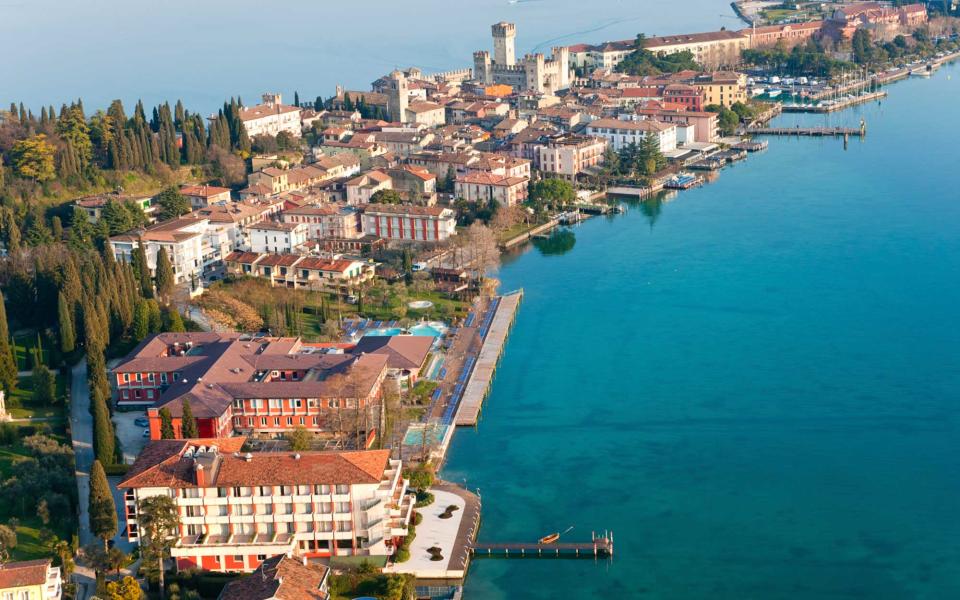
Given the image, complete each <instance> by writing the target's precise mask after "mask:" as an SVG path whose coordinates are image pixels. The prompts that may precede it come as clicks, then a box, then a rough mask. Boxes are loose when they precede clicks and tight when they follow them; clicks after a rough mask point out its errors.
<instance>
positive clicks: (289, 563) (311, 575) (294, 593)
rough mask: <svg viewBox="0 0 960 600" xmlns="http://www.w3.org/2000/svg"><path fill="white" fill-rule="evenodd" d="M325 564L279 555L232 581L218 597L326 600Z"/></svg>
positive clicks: (223, 598) (240, 599) (234, 599)
mask: <svg viewBox="0 0 960 600" xmlns="http://www.w3.org/2000/svg"><path fill="white" fill-rule="evenodd" d="M328 573H329V569H328V568H327V567H325V566H324V565H318V564H307V562H306V559H300V558H296V557H292V556H286V555H283V554H280V555H278V556H274V557H272V558H268V559H267V560H265V561H263V562H262V563H260V566H259V567H257V570H256V571H254V572H253V573H251V574H250V575H247V576H246V577H243V578H241V579H236V580H234V581H231V582H230V583H228V584H227V585H226V587H224V588H223V592H221V593H220V597H219V600H326V598H327V596H328V595H327V592H326V591H325V589H326V579H327V575H328Z"/></svg>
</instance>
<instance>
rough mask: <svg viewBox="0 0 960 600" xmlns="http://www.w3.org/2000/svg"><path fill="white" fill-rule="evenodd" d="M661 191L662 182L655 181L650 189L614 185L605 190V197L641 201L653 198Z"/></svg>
mask: <svg viewBox="0 0 960 600" xmlns="http://www.w3.org/2000/svg"><path fill="white" fill-rule="evenodd" d="M662 190H663V182H662V181H657V182H656V183H654V184H653V185H651V186H650V187H642V186H631V185H614V186H611V187H609V188H607V195H612V196H625V197H628V198H634V199H637V200H643V199H644V198H649V197H650V196H653V195H654V194H656V193H657V192H660V191H662Z"/></svg>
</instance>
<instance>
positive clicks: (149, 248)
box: [110, 215, 213, 283]
mask: <svg viewBox="0 0 960 600" xmlns="http://www.w3.org/2000/svg"><path fill="white" fill-rule="evenodd" d="M209 223H210V222H209V221H208V220H207V219H202V218H195V217H193V216H190V215H185V216H182V217H180V218H177V219H170V220H168V221H164V222H162V223H157V224H156V225H151V226H150V227H147V228H146V229H139V230H134V231H130V232H127V233H123V234H120V235H115V236H113V237H111V238H110V249H111V250H112V251H113V256H114V258H115V259H116V260H118V261H122V262H127V263H129V262H132V261H133V250H134V248H137V247H139V246H141V245H142V246H143V250H144V253H145V254H146V257H147V266H148V267H149V268H150V272H151V273H154V272H155V269H156V268H157V254H158V253H159V252H160V249H161V248H163V249H164V250H166V253H167V258H168V259H169V260H170V265H171V266H172V267H173V275H174V279H175V281H176V283H183V282H187V281H195V280H197V279H199V277H200V276H201V274H202V273H203V271H204V267H205V266H209V265H210V264H211V263H212V262H213V259H212V258H211V254H212V251H213V248H211V247H210V246H209V244H206V243H204V242H205V235H206V234H207V229H208V226H209Z"/></svg>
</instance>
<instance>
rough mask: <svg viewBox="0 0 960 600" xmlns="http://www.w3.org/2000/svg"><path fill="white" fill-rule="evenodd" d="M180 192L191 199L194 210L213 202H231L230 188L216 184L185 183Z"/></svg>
mask: <svg viewBox="0 0 960 600" xmlns="http://www.w3.org/2000/svg"><path fill="white" fill-rule="evenodd" d="M180 193H181V194H183V195H184V196H186V198H187V200H189V201H190V207H191V208H192V209H193V210H196V209H198V208H204V207H207V206H210V205H211V204H226V203H227V202H230V188H225V187H217V186H215V185H206V184H204V185H183V186H180Z"/></svg>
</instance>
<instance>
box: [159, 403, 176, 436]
mask: <svg viewBox="0 0 960 600" xmlns="http://www.w3.org/2000/svg"><path fill="white" fill-rule="evenodd" d="M159 414H160V439H161V440H172V439H176V437H177V435H176V433H174V431H173V417H172V416H171V415H170V410H169V409H168V408H166V407H163V408H161V409H160V411H159Z"/></svg>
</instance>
